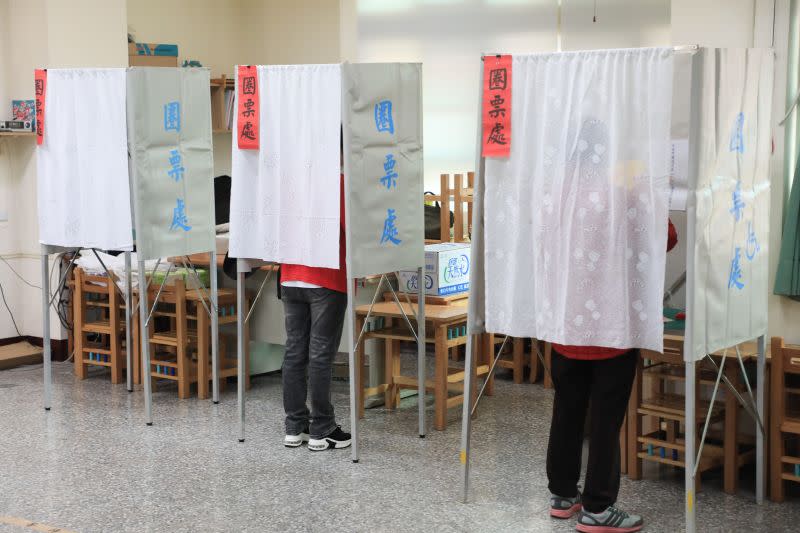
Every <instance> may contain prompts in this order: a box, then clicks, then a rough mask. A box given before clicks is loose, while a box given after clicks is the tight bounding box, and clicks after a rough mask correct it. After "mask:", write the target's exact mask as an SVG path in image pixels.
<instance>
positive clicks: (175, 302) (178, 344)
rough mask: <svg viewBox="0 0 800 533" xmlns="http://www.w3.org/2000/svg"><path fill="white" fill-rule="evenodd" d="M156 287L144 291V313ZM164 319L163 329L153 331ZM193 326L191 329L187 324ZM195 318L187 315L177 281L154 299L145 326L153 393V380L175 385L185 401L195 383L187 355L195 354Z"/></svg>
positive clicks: (194, 370) (180, 280) (182, 286)
mask: <svg viewBox="0 0 800 533" xmlns="http://www.w3.org/2000/svg"><path fill="white" fill-rule="evenodd" d="M159 288H160V284H157V283H151V284H150V287H149V289H148V291H147V301H148V309H149V308H150V306H151V305H152V304H151V302H153V301H155V297H156V294H157V293H158V291H159ZM159 317H160V318H162V319H163V318H167V319H168V320H167V321H166V322H168V324H169V326H168V327H167V328H158V330H157V329H156V319H157V318H159ZM190 320H192V322H194V326H195V327H193V328H190V327H189V321H190ZM196 322H197V315H196V314H193V315H191V316H190V315H189V314H188V313H187V305H186V284H185V282H184V280H183V278H180V277H177V278H176V279H175V280H174V282H171V283H168V284H166V285H164V288H163V290H162V291H161V294H160V295H159V298H158V306H157V308H156V310H155V311H153V318H152V319H151V320H150V323H149V324H148V326H147V327H148V330H149V339H150V379H151V380H152V385H153V390H155V386H156V380H157V379H167V380H171V381H176V382H177V383H178V397H179V398H188V397H189V395H190V393H191V385H192V383H196V382H197V374H198V372H197V360H196V359H192V357H191V353H192V352H195V353H196V352H197V326H196Z"/></svg>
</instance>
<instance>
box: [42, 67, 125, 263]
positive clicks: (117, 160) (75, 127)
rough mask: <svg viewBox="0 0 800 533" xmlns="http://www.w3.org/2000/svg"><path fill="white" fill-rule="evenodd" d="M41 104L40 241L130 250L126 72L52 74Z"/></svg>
mask: <svg viewBox="0 0 800 533" xmlns="http://www.w3.org/2000/svg"><path fill="white" fill-rule="evenodd" d="M46 99H47V100H46V103H45V123H44V125H45V133H44V143H43V144H42V145H40V146H39V147H38V148H37V157H36V162H37V172H38V209H39V242H40V243H42V244H49V245H55V246H68V247H85V248H101V249H105V250H124V249H128V250H129V249H131V247H132V245H133V232H132V225H131V203H130V188H129V183H128V137H127V132H126V123H125V69H124V68H111V69H49V70H48V71H47V93H46Z"/></svg>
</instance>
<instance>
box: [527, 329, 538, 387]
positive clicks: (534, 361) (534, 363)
mask: <svg viewBox="0 0 800 533" xmlns="http://www.w3.org/2000/svg"><path fill="white" fill-rule="evenodd" d="M539 346H540V343H539V340H538V339H531V363H530V365H531V375H530V376H529V378H528V381H529V382H530V383H536V380H537V379H539Z"/></svg>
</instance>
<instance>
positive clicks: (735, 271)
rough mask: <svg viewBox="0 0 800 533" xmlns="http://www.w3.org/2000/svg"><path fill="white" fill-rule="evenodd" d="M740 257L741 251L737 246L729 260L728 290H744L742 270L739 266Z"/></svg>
mask: <svg viewBox="0 0 800 533" xmlns="http://www.w3.org/2000/svg"><path fill="white" fill-rule="evenodd" d="M741 255H742V249H741V248H739V247H738V246H737V247H736V251H735V252H734V255H733V259H731V272H730V274H729V275H728V288H729V289H731V288H733V287H736V288H737V289H739V290H742V289H743V288H744V283H742V268H741V267H740V266H739V260H740V259H741Z"/></svg>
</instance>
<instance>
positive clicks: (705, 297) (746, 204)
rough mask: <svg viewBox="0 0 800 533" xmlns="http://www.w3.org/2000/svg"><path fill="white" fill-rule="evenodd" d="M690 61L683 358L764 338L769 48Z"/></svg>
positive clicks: (706, 53) (707, 54) (704, 53)
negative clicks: (689, 270)
mask: <svg viewBox="0 0 800 533" xmlns="http://www.w3.org/2000/svg"><path fill="white" fill-rule="evenodd" d="M695 60H696V61H698V60H699V61H702V69H701V70H702V79H701V80H700V87H701V91H700V94H699V95H698V99H699V106H698V109H699V113H698V115H699V120H698V122H699V126H698V130H699V131H698V132H696V133H695V132H693V134H695V135H696V136H697V144H698V145H699V158H698V159H699V163H698V166H699V168H698V173H697V183H696V188H695V190H693V191H690V194H689V207H690V209H691V208H694V209H696V212H697V216H696V223H695V228H696V230H695V242H694V253H695V256H694V289H693V291H692V293H693V298H691V303H690V305H691V307H690V308H689V319H690V320H692V332H693V335H692V339H693V345H692V350H690V351H687V353H686V354H685V357H686V359H687V360H697V359H702V358H703V357H705V354H707V353H713V352H715V351H717V350H720V349H723V348H728V347H731V346H734V345H736V344H738V343H740V342H743V341H746V340H752V339H754V338H756V337H758V336H760V335H766V333H767V315H768V300H767V297H768V295H769V285H768V280H769V224H770V217H769V212H770V205H769V200H770V179H769V161H770V157H771V150H772V142H771V141H772V134H771V127H770V121H771V116H772V85H773V78H774V72H773V71H774V56H773V52H772V50H766V49H760V50H759V49H749V50H748V49H743V48H740V49H713V48H712V49H703V50H701V51H700V52H698V56H697V57H696V58H695ZM693 206H694V207H693ZM692 244H693V243H689V246H692ZM691 296H692V295H691V294H690V295H689V297H691Z"/></svg>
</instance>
